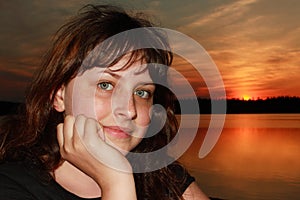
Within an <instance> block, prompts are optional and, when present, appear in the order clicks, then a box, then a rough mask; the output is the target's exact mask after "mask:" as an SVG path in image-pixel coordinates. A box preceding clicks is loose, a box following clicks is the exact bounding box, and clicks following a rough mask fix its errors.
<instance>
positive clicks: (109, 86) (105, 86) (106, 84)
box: [98, 82, 114, 90]
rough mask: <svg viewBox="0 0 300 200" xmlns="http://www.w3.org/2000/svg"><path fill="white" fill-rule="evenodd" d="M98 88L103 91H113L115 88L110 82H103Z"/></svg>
mask: <svg viewBox="0 0 300 200" xmlns="http://www.w3.org/2000/svg"><path fill="white" fill-rule="evenodd" d="M98 87H99V88H101V89H102V90H112V89H113V87H114V86H113V85H112V84H111V83H109V82H102V83H98Z"/></svg>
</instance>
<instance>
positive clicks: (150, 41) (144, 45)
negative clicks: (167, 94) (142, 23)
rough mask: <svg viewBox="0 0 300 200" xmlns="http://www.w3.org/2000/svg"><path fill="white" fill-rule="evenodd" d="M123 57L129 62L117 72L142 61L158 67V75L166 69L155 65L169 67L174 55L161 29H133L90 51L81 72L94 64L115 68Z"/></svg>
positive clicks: (103, 42) (108, 39)
mask: <svg viewBox="0 0 300 200" xmlns="http://www.w3.org/2000/svg"><path fill="white" fill-rule="evenodd" d="M123 58H124V59H127V62H126V63H125V64H124V65H123V66H122V67H120V68H119V69H114V71H118V70H125V69H127V68H128V67H130V66H131V65H132V64H133V63H137V62H140V63H141V64H148V63H150V64H151V66H154V68H157V69H156V70H155V71H157V73H156V75H158V74H160V76H161V75H162V76H165V75H166V70H165V69H163V68H161V69H160V67H155V64H160V65H166V66H170V65H171V63H172V58H173V55H172V53H171V51H170V48H169V46H168V43H167V39H166V36H165V35H164V34H163V33H162V32H161V31H158V30H156V29H154V28H150V27H147V28H138V29H132V30H128V31H124V32H122V33H119V34H116V35H114V36H112V37H109V38H107V39H105V40H103V41H101V42H100V43H99V44H98V45H97V46H96V47H95V48H94V49H93V50H92V51H90V52H89V53H88V55H87V56H86V58H85V59H84V61H83V62H82V66H81V70H79V73H83V72H84V71H86V70H88V69H91V68H94V67H101V68H109V67H112V66H114V65H115V64H117V63H118V62H119V61H120V60H122V59H123ZM151 68H152V67H151ZM150 71H152V70H150Z"/></svg>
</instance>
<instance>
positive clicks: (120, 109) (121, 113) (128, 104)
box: [113, 93, 137, 120]
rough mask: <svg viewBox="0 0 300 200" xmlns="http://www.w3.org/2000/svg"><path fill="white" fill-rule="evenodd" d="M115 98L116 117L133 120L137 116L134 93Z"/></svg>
mask: <svg viewBox="0 0 300 200" xmlns="http://www.w3.org/2000/svg"><path fill="white" fill-rule="evenodd" d="M123 94H124V93H123ZM115 100H116V101H115V105H113V107H114V110H113V112H114V115H115V116H116V117H118V118H124V119H129V120H133V119H135V118H136V117H137V110H136V105H135V100H134V97H133V94H128V93H127V94H124V95H122V96H119V97H116V98H115Z"/></svg>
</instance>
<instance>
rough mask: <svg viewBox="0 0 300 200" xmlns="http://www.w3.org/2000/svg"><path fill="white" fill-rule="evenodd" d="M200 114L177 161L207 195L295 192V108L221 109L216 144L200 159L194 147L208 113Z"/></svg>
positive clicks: (247, 198) (298, 176)
mask: <svg viewBox="0 0 300 200" xmlns="http://www.w3.org/2000/svg"><path fill="white" fill-rule="evenodd" d="M190 117H191V120H193V116H192V115H191V116H190ZM200 119H201V120H200V127H199V129H198V133H197V136H196V138H195V140H194V142H193V144H192V145H191V146H190V148H189V149H188V150H187V151H186V152H185V154H184V155H183V156H182V158H181V161H182V162H183V163H184V165H185V166H187V168H188V169H189V170H190V172H191V174H192V175H194V176H195V177H196V179H197V182H198V183H199V185H200V187H201V188H202V190H203V191H204V192H205V193H206V194H207V195H209V196H213V197H219V198H224V199H230V200H234V199H244V200H253V199H255V200H257V199H264V200H269V199H270V200H271V199H272V200H276V199H278V200H279V199H295V200H296V199H299V198H300V159H299V158H300V114H250V115H249V114H233V115H227V116H226V121H225V126H224V129H223V131H222V134H221V136H220V138H219V140H218V142H217V144H216V146H215V147H214V148H213V150H212V151H211V152H210V153H209V154H208V155H207V156H206V157H205V158H203V159H199V158H198V151H199V149H200V146H201V144H202V141H203V138H204V136H205V134H206V131H207V124H208V123H209V119H210V116H209V115H201V116H200ZM184 131H187V132H188V131H189V128H188V127H187V128H185V129H184Z"/></svg>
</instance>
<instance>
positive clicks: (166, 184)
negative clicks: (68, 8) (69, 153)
mask: <svg viewBox="0 0 300 200" xmlns="http://www.w3.org/2000/svg"><path fill="white" fill-rule="evenodd" d="M143 27H153V24H152V23H150V22H149V21H148V20H146V19H145V17H144V15H143V14H140V13H136V14H128V13H127V12H125V11H124V10H123V9H121V8H119V7H116V6H111V5H98V6H94V5H87V6H85V7H83V8H82V9H81V10H80V12H79V13H78V14H77V15H76V16H75V17H74V18H72V19H71V20H70V21H68V22H67V23H66V24H65V25H63V26H62V27H61V28H60V29H59V30H58V31H57V33H56V35H55V37H54V41H53V45H52V47H51V48H50V49H49V51H48V52H47V53H46V54H45V56H44V59H43V62H42V64H41V68H40V70H39V71H38V72H37V73H36V74H35V76H34V79H33V81H32V83H31V85H30V86H29V88H28V90H27V92H26V94H27V95H26V100H25V104H24V105H25V107H24V109H23V110H22V112H20V113H18V114H17V115H15V116H11V117H10V118H7V119H6V120H3V121H2V122H1V131H0V132H1V135H0V145H1V146H0V160H1V161H2V162H3V161H22V162H25V163H28V165H34V166H36V167H37V168H38V169H40V172H41V174H44V175H45V177H48V178H50V172H53V171H54V170H55V169H56V168H57V167H58V166H59V165H60V163H61V156H60V152H59V146H58V142H57V138H56V126H57V125H58V124H59V123H61V122H63V119H64V113H63V112H62V113H60V112H57V111H56V110H55V109H54V108H53V101H54V95H53V94H55V93H56V92H57V91H58V89H59V88H60V87H61V86H62V85H66V84H68V83H69V81H70V80H71V79H73V78H74V77H76V75H77V74H78V73H80V70H82V69H84V70H86V68H89V67H93V66H95V65H97V66H105V67H109V66H113V65H114V64H115V63H117V62H118V61H119V60H120V59H122V57H123V56H124V55H120V56H117V57H114V58H113V59H112V58H111V57H109V56H106V57H105V56H104V57H102V59H99V55H93V56H90V55H91V53H92V52H93V50H94V49H95V48H97V47H98V46H99V44H101V43H103V41H105V40H106V41H107V40H108V39H109V38H111V37H112V36H114V35H116V34H119V33H122V32H124V31H127V30H132V29H136V28H143ZM143 34H144V35H143V37H137V38H134V39H128V38H130V37H128V38H127V37H125V39H124V37H123V39H124V41H122V42H120V41H118V40H116V39H112V40H109V42H108V43H105V45H106V46H104V48H103V49H105V55H114V54H116V52H127V55H128V52H129V55H130V59H129V61H128V63H127V64H126V65H125V66H124V67H123V68H122V69H120V70H123V69H125V68H126V67H130V65H131V64H132V63H133V62H136V61H137V60H139V59H140V60H141V61H143V62H145V63H157V64H161V65H164V66H170V65H171V63H172V58H173V55H172V53H171V51H168V49H169V45H168V42H167V38H166V36H165V35H164V33H163V32H160V31H157V30H154V29H149V30H147V31H145V32H144V33H143ZM145 38H146V39H145ZM139 43H143V44H146V46H148V47H147V48H144V49H137V48H136V46H139V45H137V44H139ZM157 46H161V47H162V48H156V47H157ZM102 47H103V46H102ZM97 52H99V51H97ZM94 58H97V59H94ZM85 65H86V66H85ZM161 65H155V64H154V65H151V67H150V66H149V67H148V70H149V72H150V76H151V78H152V79H159V80H155V81H159V82H160V83H162V84H157V85H156V89H155V93H154V100H153V102H154V104H160V105H162V106H163V107H164V108H165V110H166V113H167V120H166V122H165V124H164V126H163V128H162V129H161V130H160V132H159V133H158V134H155V135H154V136H152V137H149V138H145V139H143V140H142V142H141V143H140V144H139V145H138V146H137V147H136V148H135V149H133V150H132V151H133V152H151V151H155V150H158V149H161V148H162V147H164V146H165V145H167V144H168V143H169V141H170V140H171V139H172V138H173V137H174V135H175V134H176V132H177V121H176V118H175V116H174V108H173V102H174V95H173V94H172V93H171V92H170V90H169V89H168V83H167V70H168V69H167V68H166V67H161ZM82 66H85V67H82ZM161 117H162V116H161V114H160V111H154V112H153V116H152V118H153V119H154V121H157V122H160V121H161V120H160V118H161ZM148 162H153V161H151V160H148ZM173 165H179V164H177V163H176V162H174V163H173V164H171V165H170V166H168V167H163V168H161V169H159V170H156V171H153V172H147V173H135V174H134V177H135V182H136V188H137V196H138V199H180V198H181V193H180V189H179V188H180V185H179V182H182V180H177V178H176V174H174V173H173V170H171V168H170V167H172V166H173ZM166 190H167V191H166Z"/></svg>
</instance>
